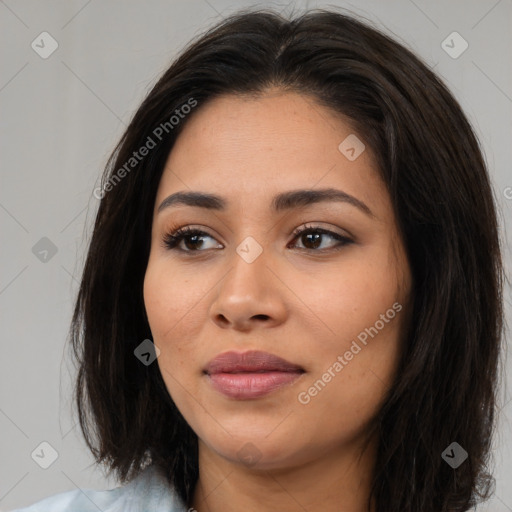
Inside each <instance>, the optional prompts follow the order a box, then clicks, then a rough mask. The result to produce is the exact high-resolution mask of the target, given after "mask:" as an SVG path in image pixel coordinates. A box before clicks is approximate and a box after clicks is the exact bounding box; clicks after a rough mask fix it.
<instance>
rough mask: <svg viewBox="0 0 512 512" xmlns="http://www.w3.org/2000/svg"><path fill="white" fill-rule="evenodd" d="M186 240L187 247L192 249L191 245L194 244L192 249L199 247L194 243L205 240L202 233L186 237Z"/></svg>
mask: <svg viewBox="0 0 512 512" xmlns="http://www.w3.org/2000/svg"><path fill="white" fill-rule="evenodd" d="M184 240H185V245H186V246H187V249H190V247H189V245H192V249H197V248H198V247H197V246H196V245H194V244H197V243H198V242H204V240H202V236H201V235H189V236H188V237H186V238H184ZM198 245H199V247H200V246H201V244H198Z"/></svg>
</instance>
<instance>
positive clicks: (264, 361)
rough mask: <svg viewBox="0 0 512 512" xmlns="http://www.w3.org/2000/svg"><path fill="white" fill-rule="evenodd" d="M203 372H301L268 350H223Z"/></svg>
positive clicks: (212, 373) (294, 365)
mask: <svg viewBox="0 0 512 512" xmlns="http://www.w3.org/2000/svg"><path fill="white" fill-rule="evenodd" d="M204 371H205V373H207V374H208V375H214V374H216V373H262V372H272V371H276V372H303V371H304V370H303V368H301V367H300V366H299V365H296V364H293V363H290V362H288V361H286V360H285V359H282V358H281V357H278V356H275V355H274V354H270V353H268V352H260V351H258V350H253V351H250V352H243V353H240V352H224V353H223V354H220V355H218V356H217V357H215V358H214V359H212V360H211V361H210V362H209V363H208V365H207V366H206V368H205V369H204Z"/></svg>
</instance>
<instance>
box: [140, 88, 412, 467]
mask: <svg viewBox="0 0 512 512" xmlns="http://www.w3.org/2000/svg"><path fill="white" fill-rule="evenodd" d="M347 137H349V138H348V139H347ZM345 139H347V140H345ZM359 139H360V137H359ZM343 141H345V142H343ZM361 142H362V143H364V141H361V140H359V141H358V140H357V139H355V138H354V134H353V131H352V130H351V128H350V126H349V125H348V124H346V123H345V122H343V121H342V120H340V117H339V116H336V115H334V114H333V113H331V112H330V111H329V110H327V109H325V108H324V107H322V106H319V105H318V104H317V103H315V102H314V101H313V100H312V99H310V98H306V97H304V96H302V95H299V94H295V93H283V92H280V91H273V92H272V94H270V93H269V94H266V95H265V96H262V97H261V98H260V99H253V98H240V97H234V96H223V97H221V98H217V99H215V100H213V101H211V102H209V103H207V104H205V105H203V106H201V107H200V108H198V110H197V111H196V112H194V114H193V116H192V117H191V118H190V119H189V120H187V124H186V125H185V126H184V129H183V132H182V133H181V134H180V136H179V138H178V139H177V141H176V143H175V146H174V147H173V149H172V151H171V153H170V155H169V158H168V161H167V163H166V167H165V170H164V173H163V176H162V179H161V182H160V184H159V188H158V192H157V198H156V203H155V209H154V217H153V226H152V242H151V253H150V257H149V262H148V267H147V271H146V275H145V280H144V300H145V306H146V310H147V314H148V319H149V324H150V327H151V332H152V335H153V340H154V343H155V345H156V346H157V347H158V349H159V350H160V355H159V357H158V359H157V362H158V365H159V368H160V371H161V373H162V377H163V379H164V381H165V384H166V386H167V389H168V391H169V394H170V395H171V397H172V399H173V400H174V402H175V403H176V405H177V407H178V408H179V410H180V411H181V413H182V414H183V416H184V417H185V419H186V420H187V422H188V423H189V425H190V426H191V428H192V429H193V430H194V431H195V432H196V434H197V435H198V437H199V440H200V447H201V449H202V450H206V451H208V452H209V453H210V454H211V455H213V456H216V457H221V458H222V459H224V460H226V461H231V462H233V463H236V464H246V465H251V466H252V467H255V468H256V467H257V468H262V469H269V468H285V467H291V466H294V465H298V464H303V463H307V462H308V461H312V460H313V459H318V458H319V457H321V456H322V455H326V456H327V454H328V455H329V456H334V455H336V454H337V455H339V456H340V457H341V456H343V454H344V453H347V450H349V449H351V448H354V447H355V446H357V445H358V443H359V442H360V441H361V439H362V436H363V435H364V433H365V431H366V429H367V427H368V424H369V421H370V420H371V419H372V417H373V416H374V415H375V414H376V413H377V411H378V409H379V406H380V405H381V404H382V401H383V399H384V396H385V393H386V392H387V391H388V389H389V387H390V385H391V383H392V379H393V376H394V373H395V370H396V367H397V363H398V358H399V351H400V333H401V332H403V326H405V323H404V322H405V312H406V305H407V302H408V294H409V288H410V271H409V266H408V263H407V259H406V257H405V253H404V249H403V245H402V242H401V241H400V239H399V235H398V231H397V224H396V219H395V218H394V215H393V211H392V206H391V203H390V199H389V197H388V194H387V191H386V189H385V186H384V184H383V183H382V182H381V181H380V179H379V177H378V174H377V170H376V166H375V163H374V160H373V157H372V155H371V152H370V149H369V147H366V148H365V149H364V147H363V146H362V145H361ZM340 144H341V146H340ZM339 147H340V148H339ZM324 189H331V191H337V192H338V193H339V196H338V200H334V199H332V198H331V199H329V198H328V196H321V195H316V196H315V195H314V194H320V192H321V191H323V190H324ZM299 190H301V191H304V194H303V195H297V196H290V197H289V198H288V194H290V193H292V192H297V191H299ZM178 192H181V193H186V194H190V193H192V192H196V193H197V192H201V193H203V194H211V195H215V196H218V197H219V198H220V199H219V200H209V201H206V200H204V201H203V202H202V205H201V204H197V205H195V206H193V205H190V204H186V203H185V202H176V201H175V202H173V204H170V202H171V201H167V205H165V204H164V205H162V203H163V202H164V201H165V200H166V198H169V196H171V195H173V194H176V193H178ZM308 194H309V195H308ZM281 195H282V197H281V198H280V199H279V200H275V198H276V197H279V196H281ZM294 197H295V198H298V200H297V201H295V200H293V198H294ZM315 197H316V199H317V200H313V199H314V198H315ZM287 198H288V199H291V200H288V199H287ZM220 203H222V207H221V204H220ZM161 205H162V207H161ZM160 207H161V208H160ZM178 227H189V228H192V229H195V230H199V231H202V232H204V234H199V235H198V234H197V233H196V234H194V233H192V234H190V233H189V234H188V235H187V236H185V238H183V239H182V240H177V241H176V245H175V247H174V248H170V247H167V246H165V244H164V239H165V236H166V235H167V234H168V233H171V234H172V233H173V232H174V230H175V229H176V228H178ZM304 228H307V229H308V230H309V231H306V233H304V234H302V235H300V234H299V235H296V234H294V233H295V231H296V230H302V229H304ZM321 230H326V231H328V232H330V233H325V232H323V231H321ZM331 233H332V234H331ZM338 236H339V237H341V238H340V239H338V238H337V237H338ZM171 247H172V243H171ZM249 351H262V352H266V353H267V356H265V354H263V355H261V354H256V356H255V358H252V359H251V358H250V357H249V356H247V354H245V353H247V352H249ZM226 352H231V353H235V354H231V355H234V356H235V357H234V358H229V357H226V358H221V360H220V363H219V364H210V363H211V362H212V360H214V358H216V356H219V355H220V354H224V353H226ZM244 354H245V355H244ZM268 354H270V356H269V355H268ZM272 355H274V356H277V357H279V358H281V359H283V360H285V361H287V362H288V363H290V364H289V365H286V364H284V365H283V364H281V365H279V364H277V363H276V362H275V361H273V360H272ZM236 356H240V358H239V359H237V358H236Z"/></svg>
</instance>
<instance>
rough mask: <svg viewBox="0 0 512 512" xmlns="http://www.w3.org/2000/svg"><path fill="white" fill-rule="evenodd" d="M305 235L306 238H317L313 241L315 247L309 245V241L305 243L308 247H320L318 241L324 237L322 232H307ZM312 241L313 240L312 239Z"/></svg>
mask: <svg viewBox="0 0 512 512" xmlns="http://www.w3.org/2000/svg"><path fill="white" fill-rule="evenodd" d="M304 236H305V237H306V239H307V238H308V237H314V238H315V240H314V241H313V247H310V246H308V243H309V242H308V243H306V244H304V245H305V246H306V247H307V248H308V249H316V248H317V247H318V245H319V244H318V243H317V242H318V241H319V240H320V238H321V237H322V235H321V233H306V234H305V235H304ZM310 241H311V239H310Z"/></svg>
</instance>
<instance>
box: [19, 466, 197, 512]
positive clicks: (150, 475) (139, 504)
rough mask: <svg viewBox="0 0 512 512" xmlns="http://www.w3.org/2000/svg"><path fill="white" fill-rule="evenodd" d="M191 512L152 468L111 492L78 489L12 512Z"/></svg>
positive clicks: (161, 476) (162, 477)
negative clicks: (165, 511)
mask: <svg viewBox="0 0 512 512" xmlns="http://www.w3.org/2000/svg"><path fill="white" fill-rule="evenodd" d="M98 510H102V512H142V511H144V512H146V511H152V510H155V511H158V510H168V511H169V512H187V507H186V506H185V505H184V503H183V502H182V501H181V499H180V498H179V496H178V495H177V493H176V492H175V491H174V489H172V488H171V487H169V484H168V483H167V481H166V479H165V478H164V476H163V475H162V474H161V473H160V472H159V471H158V470H157V469H155V468H153V467H152V466H150V467H148V468H146V469H144V471H143V472H142V473H141V474H140V475H139V476H137V477H136V478H135V479H134V480H132V481H131V482H130V483H128V484H126V485H124V486H122V487H116V488H115V489H111V490H108V491H94V490H90V489H81V490H80V489H77V490H74V491H67V492H63V493H60V494H55V495H54V496H50V497H48V498H45V499H43V500H41V501H38V502H37V503H34V504H32V505H30V506H29V507H26V508H22V509H16V510H12V511H11V512H48V511H51V512H98Z"/></svg>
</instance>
